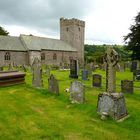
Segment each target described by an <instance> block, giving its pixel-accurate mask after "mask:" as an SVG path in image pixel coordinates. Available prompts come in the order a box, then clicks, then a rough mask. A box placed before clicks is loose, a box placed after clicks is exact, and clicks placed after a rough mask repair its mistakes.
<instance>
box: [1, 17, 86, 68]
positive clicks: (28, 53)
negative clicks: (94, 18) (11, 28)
mask: <svg viewBox="0 0 140 140" xmlns="http://www.w3.org/2000/svg"><path fill="white" fill-rule="evenodd" d="M84 32H85V22H84V21H81V20H78V19H74V18H72V19H65V18H60V39H52V38H44V37H37V36H33V35H20V36H19V37H14V36H0V65H1V66H4V65H8V64H10V63H14V64H16V65H23V64H25V65H31V64H32V62H33V60H34V57H38V58H39V59H40V60H41V63H42V64H54V65H59V66H61V65H63V64H64V63H66V64H69V63H70V59H76V60H79V63H80V64H81V65H83V63H84Z"/></svg>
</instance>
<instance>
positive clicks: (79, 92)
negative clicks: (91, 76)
mask: <svg viewBox="0 0 140 140" xmlns="http://www.w3.org/2000/svg"><path fill="white" fill-rule="evenodd" d="M70 100H71V102H72V103H84V101H85V91H84V86H83V84H82V83H81V82H78V81H74V82H72V83H71V86H70Z"/></svg>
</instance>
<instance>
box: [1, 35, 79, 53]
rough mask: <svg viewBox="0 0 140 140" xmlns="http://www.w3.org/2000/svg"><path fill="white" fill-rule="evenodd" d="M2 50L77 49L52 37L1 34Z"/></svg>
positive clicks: (73, 50) (72, 50)
mask: <svg viewBox="0 0 140 140" xmlns="http://www.w3.org/2000/svg"><path fill="white" fill-rule="evenodd" d="M0 50H9V51H10V50H11V51H27V50H32V51H41V50H57V51H70V52H75V51H77V50H76V49H75V48H72V46H71V45H69V44H68V43H66V42H64V41H62V40H58V39H51V38H44V37H37V36H31V35H20V37H13V36H0Z"/></svg>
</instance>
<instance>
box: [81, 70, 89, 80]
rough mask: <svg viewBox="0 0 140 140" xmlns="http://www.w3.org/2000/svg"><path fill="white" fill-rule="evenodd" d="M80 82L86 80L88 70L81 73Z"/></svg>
mask: <svg viewBox="0 0 140 140" xmlns="http://www.w3.org/2000/svg"><path fill="white" fill-rule="evenodd" d="M82 80H88V70H83V71H82Z"/></svg>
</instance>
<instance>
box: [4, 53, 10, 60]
mask: <svg viewBox="0 0 140 140" xmlns="http://www.w3.org/2000/svg"><path fill="white" fill-rule="evenodd" d="M10 59H11V56H10V52H6V53H5V55H4V60H10Z"/></svg>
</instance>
